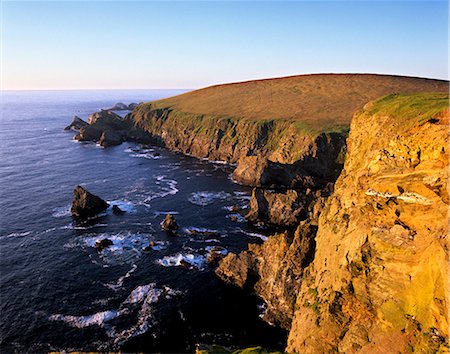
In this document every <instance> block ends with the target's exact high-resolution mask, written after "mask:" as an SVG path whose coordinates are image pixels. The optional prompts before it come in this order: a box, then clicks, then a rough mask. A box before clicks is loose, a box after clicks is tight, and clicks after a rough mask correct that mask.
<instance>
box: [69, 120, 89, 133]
mask: <svg viewBox="0 0 450 354" xmlns="http://www.w3.org/2000/svg"><path fill="white" fill-rule="evenodd" d="M88 125H89V124H88V123H87V122H85V121H84V120H83V119H81V118H80V117H78V116H75V117H73V120H72V123H70V124H69V125H68V126H67V127H65V128H64V130H66V131H67V130H75V131H79V130H80V129H81V128H84V127H86V126H88Z"/></svg>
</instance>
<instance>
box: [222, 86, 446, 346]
mask: <svg viewBox="0 0 450 354" xmlns="http://www.w3.org/2000/svg"><path fill="white" fill-rule="evenodd" d="M448 122H449V112H448V94H416V95H391V96H387V97H385V98H382V99H379V100H377V101H374V102H372V103H369V104H367V105H366V106H365V108H364V110H363V111H361V112H359V113H357V114H356V115H355V116H354V119H353V122H352V125H351V131H350V136H349V138H348V154H347V157H346V162H345V167H344V170H343V171H342V173H341V175H340V177H339V179H338V180H337V182H336V184H335V189H334V193H333V194H332V195H331V197H329V198H328V199H327V198H326V195H325V196H324V197H322V198H316V200H315V201H312V202H311V203H312V209H310V210H313V211H310V213H309V219H306V220H304V221H302V222H301V223H300V225H299V226H298V228H297V231H296V232H295V233H289V232H285V233H282V234H278V235H275V236H272V237H270V238H269V240H268V241H267V242H266V243H264V244H263V245H249V249H248V250H247V251H244V252H243V253H241V254H239V255H233V254H230V255H228V256H227V257H226V258H225V259H224V260H223V261H222V262H221V263H220V265H219V268H218V269H217V271H216V273H217V275H218V276H219V277H221V278H222V279H223V280H225V281H226V282H229V283H232V284H235V285H237V286H241V287H245V286H249V287H250V288H251V289H253V291H255V292H256V293H257V294H258V295H259V296H260V297H261V298H262V299H263V300H264V301H265V302H266V305H267V312H266V314H265V317H264V318H265V319H266V320H268V321H269V322H273V323H275V324H276V325H279V326H282V327H284V328H288V329H289V328H290V334H289V339H288V347H287V351H288V352H298V353H323V352H327V353H328V352H342V353H344V352H345V353H352V352H362V353H387V352H389V353H391V352H408V351H412V350H414V351H418V352H434V351H436V350H439V349H443V348H445V346H446V345H448V343H447V341H446V338H447V336H448V317H447V315H448V293H449V292H448V291H449V289H448V287H449V285H448V240H447V232H448V226H447V211H448V190H447V178H448V170H447V166H448V145H447V133H448ZM314 203H315V204H314ZM317 215H320V216H319V218H318V225H317V226H318V227H317V226H315V225H316V224H317Z"/></svg>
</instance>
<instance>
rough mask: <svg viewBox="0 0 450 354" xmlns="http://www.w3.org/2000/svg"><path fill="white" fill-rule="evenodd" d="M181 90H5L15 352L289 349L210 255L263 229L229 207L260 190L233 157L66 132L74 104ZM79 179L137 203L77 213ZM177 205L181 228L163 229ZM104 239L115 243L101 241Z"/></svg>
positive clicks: (6, 249)
mask: <svg viewBox="0 0 450 354" xmlns="http://www.w3.org/2000/svg"><path fill="white" fill-rule="evenodd" d="M181 92H182V91H175V90H132V91H131V90H127V91H122V90H110V91H21V92H12V91H9V92H2V102H1V120H0V134H1V135H0V151H1V159H0V173H1V188H0V193H1V195H0V208H1V210H0V226H1V232H0V234H1V236H0V247H1V257H0V272H1V277H0V281H1V301H0V307H1V310H0V311H1V314H0V315H1V321H0V340H1V347H0V351H1V352H2V353H13V352H18V353H26V352H33V353H34V352H48V351H75V350H79V351H108V350H123V351H129V352H133V351H141V352H163V353H168V352H172V353H182V352H193V351H195V348H196V344H214V343H216V344H220V345H223V346H232V347H249V346H254V345H262V346H265V347H268V348H272V349H281V348H283V347H284V345H285V343H284V341H285V333H284V332H282V331H280V330H277V329H275V328H273V327H271V326H269V325H268V324H266V323H264V322H263V321H262V320H261V319H260V314H261V311H262V310H261V306H260V305H261V304H260V303H259V300H258V299H257V298H256V297H254V296H253V295H251V294H249V293H247V292H245V291H242V290H240V289H237V288H234V287H231V286H226V285H224V284H222V283H221V282H220V281H219V280H218V279H217V278H216V276H215V275H214V266H213V265H211V264H210V263H208V261H207V258H208V255H210V254H211V252H218V253H223V254H225V253H227V252H230V251H231V252H239V251H241V250H243V249H246V248H247V244H248V243H261V242H263V240H264V236H265V235H264V233H262V232H260V231H257V230H256V231H255V230H254V229H252V228H251V226H249V225H247V224H246V223H245V220H243V219H242V217H240V216H239V215H234V217H233V214H234V213H233V212H232V211H230V210H231V207H232V206H233V205H236V204H237V205H239V206H241V207H244V208H245V206H246V205H247V203H248V200H249V196H250V192H251V191H250V190H249V188H246V187H243V186H240V185H237V184H235V183H233V182H232V180H231V179H230V173H231V172H232V167H231V166H228V165H226V164H221V163H211V162H208V161H202V160H199V159H195V158H193V157H187V156H183V155H181V154H177V153H173V152H170V151H167V150H164V149H162V148H159V147H148V146H146V147H142V146H139V145H137V144H132V143H123V144H122V145H120V146H116V147H113V148H108V149H103V148H101V147H99V146H97V145H96V144H93V143H77V142H75V141H74V140H73V135H74V134H75V133H74V132H65V131H64V130H63V129H64V127H65V126H66V125H68V124H69V123H70V122H71V120H72V118H73V116H74V115H78V116H80V117H81V118H83V119H87V117H88V116H89V115H90V114H91V113H93V112H95V111H98V110H99V109H101V108H108V107H111V106H112V105H114V104H115V103H116V102H124V103H131V102H141V101H151V100H154V99H159V98H163V97H168V96H172V95H175V94H178V93H181ZM118 113H119V114H125V113H127V112H118ZM76 185H82V186H84V187H85V188H86V189H88V190H89V191H90V192H92V193H94V194H96V195H98V196H100V197H102V198H103V199H105V200H107V201H109V202H110V204H116V205H118V206H119V207H120V208H122V209H123V210H125V211H126V213H125V214H123V215H115V214H113V213H112V212H111V211H110V210H107V211H106V212H105V213H103V214H101V215H99V216H98V217H97V218H94V219H92V220H90V221H89V222H88V223H78V222H76V221H75V220H73V219H72V217H71V215H70V204H71V201H72V192H73V189H74V187H75V186H76ZM168 212H170V213H172V214H173V215H174V216H175V218H176V220H177V222H178V224H179V225H180V229H179V231H178V235H176V236H171V235H168V234H166V233H165V232H164V231H162V230H161V227H160V222H161V221H162V219H163V218H164V215H165V214H166V213H168ZM236 219H237V220H236ZM204 231H208V232H204ZM102 238H108V239H110V240H112V241H113V245H112V246H111V247H109V248H108V249H105V250H103V251H101V252H100V251H98V250H97V249H96V248H95V242H96V240H99V239H102Z"/></svg>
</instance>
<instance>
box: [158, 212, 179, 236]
mask: <svg viewBox="0 0 450 354" xmlns="http://www.w3.org/2000/svg"><path fill="white" fill-rule="evenodd" d="M161 228H162V229H163V230H164V231H167V232H170V233H173V232H175V231H176V230H178V224H177V221H176V220H175V218H174V216H173V215H172V214H166V217H165V218H164V220H163V221H162V223H161Z"/></svg>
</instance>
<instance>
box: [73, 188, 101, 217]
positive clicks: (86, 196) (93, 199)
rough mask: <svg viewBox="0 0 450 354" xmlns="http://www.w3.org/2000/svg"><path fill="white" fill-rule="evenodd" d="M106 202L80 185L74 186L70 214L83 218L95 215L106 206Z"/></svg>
mask: <svg viewBox="0 0 450 354" xmlns="http://www.w3.org/2000/svg"><path fill="white" fill-rule="evenodd" d="M108 206H109V205H108V203H107V202H105V201H104V200H103V199H101V198H100V197H97V196H96V195H94V194H92V193H90V192H89V191H87V190H86V189H84V188H83V187H81V186H76V187H75V189H74V191H73V201H72V208H71V209H70V211H71V213H72V216H75V217H78V218H81V219H85V218H88V217H92V216H95V215H97V214H99V213H101V212H103V211H105V210H106V209H107V208H108Z"/></svg>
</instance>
